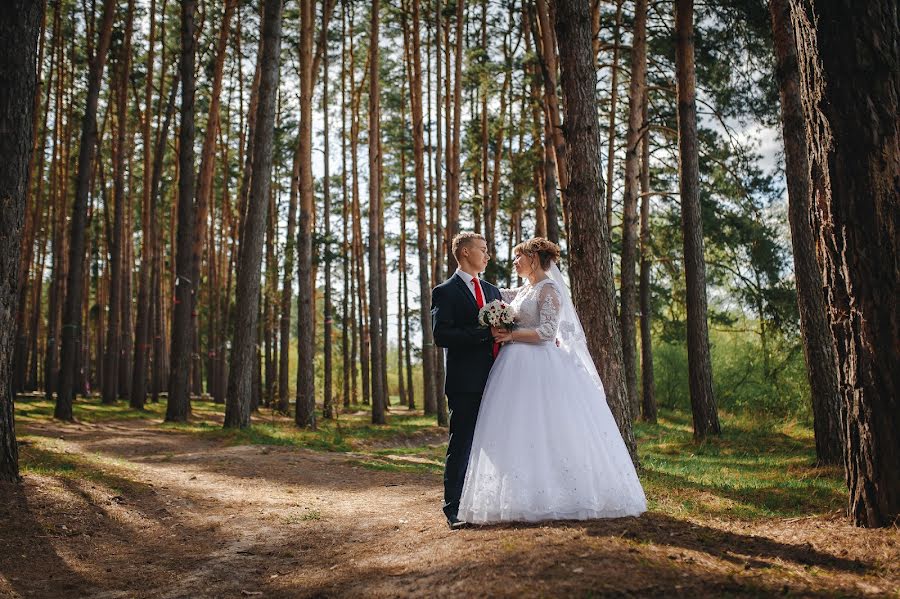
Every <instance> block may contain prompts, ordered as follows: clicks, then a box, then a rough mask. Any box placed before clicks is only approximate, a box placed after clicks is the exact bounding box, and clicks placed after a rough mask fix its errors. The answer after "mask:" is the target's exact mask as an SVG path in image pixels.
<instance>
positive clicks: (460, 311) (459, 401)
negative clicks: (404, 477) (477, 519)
mask: <svg viewBox="0 0 900 599" xmlns="http://www.w3.org/2000/svg"><path fill="white" fill-rule="evenodd" d="M451 247H452V251H453V255H454V256H455V257H456V262H457V263H458V264H459V268H457V269H456V272H455V273H453V276H452V277H450V278H449V279H447V280H446V281H444V282H443V283H441V284H440V285H438V286H437V287H435V288H434V289H433V290H432V291H431V324H432V328H433V330H434V342H435V343H436V344H437V345H438V346H440V347H444V348H446V352H445V353H446V378H445V383H444V393H445V394H446V395H447V403H448V405H449V407H450V443H449V445H448V446H447V461H446V462H445V464H444V514H445V515H446V516H447V523H448V524H449V525H450V528H451V529H454V530H455V529H458V528H462V527H464V526H465V524H466V523H465V522H461V521H460V520H459V518H457V512H458V510H459V499H460V496H461V495H462V489H463V481H464V480H465V477H466V467H467V466H468V464H469V450H470V449H471V448H472V436H473V435H474V433H475V419H476V418H477V417H478V408H479V406H480V405H481V395H482V394H483V393H484V385H485V382H487V378H488V373H490V371H491V366H492V365H493V364H494V358H495V357H496V356H497V350H498V348H499V346H498V345H497V344H496V343H494V339H493V337H492V336H491V330H490V329H489V328H487V327H481V326H479V325H478V310H479V309H480V308H481V307H482V306H484V304H486V303H488V302H490V301H492V300H497V299H500V290H499V289H497V288H496V287H494V286H493V285H491V284H490V283H488V282H487V281H482V280H481V279H479V278H478V273H480V272H484V269H485V268H486V267H487V263H488V260H490V256H489V255H488V251H487V242H486V241H485V239H484V237H482V236H481V235H479V234H477V233H468V232H466V233H460V234H459V235H457V236H456V237H454V238H453V243H452V246H451Z"/></svg>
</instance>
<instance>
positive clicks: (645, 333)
mask: <svg viewBox="0 0 900 599" xmlns="http://www.w3.org/2000/svg"><path fill="white" fill-rule="evenodd" d="M648 105H649V97H648V94H647V86H646V85H645V86H644V101H643V107H642V112H643V119H644V123H645V125H644V136H643V140H642V142H641V274H640V277H641V282H640V285H641V288H640V296H641V299H640V303H641V419H642V420H643V421H644V422H652V423H656V384H655V382H654V379H653V336H652V334H651V330H650V322H651V320H652V316H653V307H652V306H653V304H652V302H651V301H650V300H651V298H650V293H651V290H650V270H651V264H652V256H651V251H652V250H651V248H650V128H649V126H648V125H649V123H650V120H649V118H648V116H647V113H648Z"/></svg>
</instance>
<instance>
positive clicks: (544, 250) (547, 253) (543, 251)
mask: <svg viewBox="0 0 900 599" xmlns="http://www.w3.org/2000/svg"><path fill="white" fill-rule="evenodd" d="M559 252H560V250H559V246H558V245H556V244H555V243H553V242H552V241H550V240H549V239H547V238H546V237H532V238H531V239H529V240H528V241H523V242H522V243H520V244H519V245H517V246H516V247H514V248H513V253H514V254H516V255H518V254H524V255H526V256H528V257H529V258H534V257H535V256H537V257H538V259H539V260H540V261H541V268H543V269H544V270H550V265H551V264H553V263H554V262H559Z"/></svg>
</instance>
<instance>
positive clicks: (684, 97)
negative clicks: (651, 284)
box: [675, 0, 720, 439]
mask: <svg viewBox="0 0 900 599" xmlns="http://www.w3.org/2000/svg"><path fill="white" fill-rule="evenodd" d="M675 71H676V72H675V77H676V81H677V89H678V147H679V152H678V154H679V171H680V173H681V229H682V235H683V236H684V274H685V286H686V288H687V344H688V371H689V373H688V378H689V382H690V392H691V412H692V414H693V419H694V437H695V438H697V439H704V438H706V437H707V436H709V435H718V434H719V433H720V427H719V415H718V413H717V411H716V398H715V395H714V394H713V387H712V365H711V363H710V356H709V330H708V328H707V322H706V263H705V261H704V256H703V221H702V220H701V217H700V162H699V150H698V148H697V103H696V73H695V71H694V0H676V1H675Z"/></svg>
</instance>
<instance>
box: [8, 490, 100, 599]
mask: <svg viewBox="0 0 900 599" xmlns="http://www.w3.org/2000/svg"><path fill="white" fill-rule="evenodd" d="M34 503H36V502H35V500H34V498H33V489H30V488H29V487H28V486H27V485H26V484H24V483H22V484H13V483H0V523H2V525H0V575H2V576H3V577H4V578H5V579H6V581H7V583H8V584H9V585H10V586H11V587H12V588H13V589H14V590H15V591H16V592H17V593H19V594H20V595H23V596H25V595H31V594H37V595H40V596H52V595H54V594H55V595H56V596H61V595H68V596H70V597H78V596H83V595H85V594H86V593H88V592H91V591H92V590H94V586H93V585H92V584H91V583H90V582H89V581H87V580H85V579H84V578H83V577H82V576H81V575H80V574H79V573H77V572H76V571H75V570H73V569H72V568H71V567H69V565H68V563H67V562H66V560H64V559H63V558H62V557H61V556H60V555H59V553H57V551H56V548H55V547H54V546H53V544H52V543H51V542H50V538H51V537H53V536H55V535H54V531H52V530H48V529H47V527H46V525H45V522H46V520H45V519H44V518H42V517H39V516H38V514H40V513H41V509H40V508H39V507H38V508H34V507H33V504H34Z"/></svg>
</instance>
